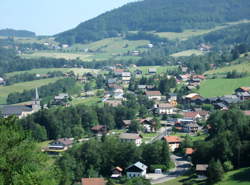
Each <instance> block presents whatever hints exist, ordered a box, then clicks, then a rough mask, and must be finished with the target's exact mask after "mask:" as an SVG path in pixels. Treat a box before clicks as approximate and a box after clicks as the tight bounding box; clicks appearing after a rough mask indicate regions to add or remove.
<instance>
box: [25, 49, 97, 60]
mask: <svg viewBox="0 0 250 185" xmlns="http://www.w3.org/2000/svg"><path fill="white" fill-rule="evenodd" d="M91 56H92V55H91V54H87V53H66V52H58V51H37V52H34V53H30V54H21V57H23V58H41V57H46V58H57V59H60V58H64V59H66V60H75V59H80V60H82V61H92V58H91Z"/></svg>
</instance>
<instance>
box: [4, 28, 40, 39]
mask: <svg viewBox="0 0 250 185" xmlns="http://www.w3.org/2000/svg"><path fill="white" fill-rule="evenodd" d="M0 36H3V37H35V36H36V34H35V33H34V32H31V31H27V30H14V29H8V28H7V29H2V30H0Z"/></svg>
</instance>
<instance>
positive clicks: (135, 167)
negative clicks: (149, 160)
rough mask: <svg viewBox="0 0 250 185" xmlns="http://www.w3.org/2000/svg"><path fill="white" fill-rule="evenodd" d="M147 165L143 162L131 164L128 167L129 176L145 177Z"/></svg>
mask: <svg viewBox="0 0 250 185" xmlns="http://www.w3.org/2000/svg"><path fill="white" fill-rule="evenodd" d="M147 168H148V167H147V166H146V165H145V164H143V163H141V162H137V163H135V164H132V165H130V166H129V167H128V168H127V169H126V174H127V177H129V178H133V177H145V176H146V175H147Z"/></svg>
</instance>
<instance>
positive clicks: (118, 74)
mask: <svg viewBox="0 0 250 185" xmlns="http://www.w3.org/2000/svg"><path fill="white" fill-rule="evenodd" d="M123 72H124V69H119V68H115V69H114V75H115V76H122V73H123Z"/></svg>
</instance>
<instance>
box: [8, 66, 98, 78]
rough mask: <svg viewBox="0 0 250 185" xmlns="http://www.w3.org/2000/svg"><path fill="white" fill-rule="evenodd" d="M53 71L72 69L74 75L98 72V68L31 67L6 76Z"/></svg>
mask: <svg viewBox="0 0 250 185" xmlns="http://www.w3.org/2000/svg"><path fill="white" fill-rule="evenodd" d="M53 71H61V72H69V71H73V72H74V73H75V74H76V75H82V74H84V73H87V72H94V73H98V72H100V70H96V69H85V68H38V69H31V70H27V71H16V72H11V73H6V74H5V75H7V77H10V76H14V75H17V74H21V73H30V74H47V73H48V72H53Z"/></svg>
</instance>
